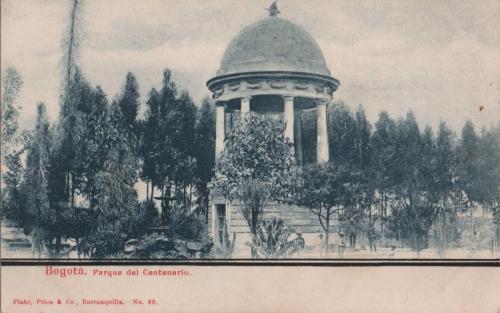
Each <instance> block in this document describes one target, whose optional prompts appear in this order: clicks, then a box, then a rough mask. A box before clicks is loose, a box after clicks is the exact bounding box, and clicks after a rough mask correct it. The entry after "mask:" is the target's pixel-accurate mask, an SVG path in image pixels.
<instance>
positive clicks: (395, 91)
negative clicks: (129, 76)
mask: <svg viewBox="0 0 500 313" xmlns="http://www.w3.org/2000/svg"><path fill="white" fill-rule="evenodd" d="M271 2H272V1H271V0H240V1H236V0H217V1H216V0H196V1H195V0H184V1H177V0H162V1H159V0H158V1H157V0H147V1H137V0H106V1H102V0H83V9H84V10H83V19H82V22H83V27H84V31H85V36H84V39H83V41H82V42H81V47H80V59H79V63H80V66H81V68H82V70H83V72H84V74H85V76H86V77H87V78H88V79H89V80H90V81H91V83H92V84H94V85H101V86H102V88H103V89H104V90H105V92H106V93H107V95H108V99H109V100H111V99H112V98H113V97H114V96H115V95H116V94H117V93H118V92H119V90H120V87H121V85H122V84H123V81H124V79H125V75H126V73H127V71H132V72H133V73H134V74H135V75H136V77H137V79H138V81H139V85H140V87H141V96H142V97H141V101H142V102H143V103H144V102H145V101H146V95H147V93H148V92H149V90H150V89H151V88H152V87H157V88H158V87H160V84H161V79H162V72H163V70H164V69H165V68H170V69H171V70H172V71H173V73H174V79H175V81H176V82H177V84H178V85H179V86H180V87H181V88H185V89H187V90H188V91H189V92H190V93H191V95H192V96H193V98H194V100H195V101H196V102H198V103H199V102H200V100H201V99H202V98H203V97H204V96H206V95H208V94H209V93H208V90H207V89H206V87H205V82H206V81H207V80H208V79H209V78H211V77H213V75H215V72H216V70H217V68H218V66H219V64H220V60H221V57H222V54H223V52H224V50H225V48H226V47H227V45H228V43H229V42H230V40H231V39H232V38H233V37H234V36H235V35H236V34H237V33H238V32H239V31H240V30H241V29H242V28H243V27H244V26H246V25H249V24H251V23H253V22H256V21H258V20H259V19H261V18H265V17H266V16H267V12H266V11H265V10H264V8H266V7H268V6H269V4H270V3H271ZM278 5H279V8H280V11H281V12H282V13H281V14H280V17H281V18H284V19H287V20H290V21H292V22H294V23H296V24H298V25H300V26H302V27H303V28H304V29H305V30H307V31H308V32H309V33H310V34H311V35H312V36H313V37H314V38H315V39H316V40H317V42H318V44H319V46H320V47H321V49H322V50H323V53H324V56H325V59H326V61H327V64H328V66H329V68H330V70H331V71H332V74H333V76H334V77H336V78H337V79H339V80H340V82H341V86H340V88H339V89H338V90H337V92H336V93H335V98H336V99H342V100H344V101H345V102H346V103H347V104H348V105H349V106H350V107H351V108H353V109H356V108H357V106H358V105H359V104H363V106H364V108H365V110H366V111H367V114H368V117H369V119H370V121H371V122H372V123H373V122H375V120H376V119H377V115H378V113H379V112H380V111H382V110H387V111H388V112H389V113H390V114H391V116H393V117H396V118H397V117H399V116H401V115H404V114H406V112H407V111H408V110H410V109H411V110H413V111H414V112H415V114H416V116H417V119H418V120H419V122H420V123H421V124H422V126H423V124H430V125H431V126H433V127H434V128H435V127H436V126H437V124H438V123H439V121H440V120H444V121H446V122H447V123H449V124H450V125H451V126H452V127H453V128H454V129H455V130H459V129H460V128H461V127H462V125H463V123H464V122H465V120H466V119H467V118H469V119H471V120H472V121H473V122H474V123H475V124H476V125H477V126H489V125H491V124H496V123H498V121H499V120H500V49H499V48H500V1H499V0H482V1H473V0H466V1H465V0H460V1H459V0H454V1H451V0H441V1H435V0H418V1H416V0H380V1H374V0H371V1H364V0H356V1H352V0H325V1H322V0H314V1H301V0H280V1H279V2H278ZM68 6H69V1H63V0H29V1H28V0H2V1H1V35H2V37H1V66H2V73H3V71H4V69H5V68H6V67H7V66H14V67H16V68H17V69H18V70H19V72H20V73H21V75H22V78H23V80H24V86H23V90H22V93H21V96H20V98H19V103H20V104H21V105H22V106H23V111H22V117H21V118H22V120H23V124H24V125H27V126H29V127H31V125H32V123H33V117H34V115H35V112H36V110H35V105H36V103H37V102H38V101H43V102H45V103H46V105H47V107H48V112H49V115H50V118H51V120H53V121H54V120H55V119H56V117H57V113H58V111H59V96H58V95H59V85H60V83H61V65H60V64H61V58H62V53H61V39H62V36H63V31H64V28H65V24H66V23H67V18H68V14H69V8H68ZM479 106H484V110H483V111H482V112H480V111H479Z"/></svg>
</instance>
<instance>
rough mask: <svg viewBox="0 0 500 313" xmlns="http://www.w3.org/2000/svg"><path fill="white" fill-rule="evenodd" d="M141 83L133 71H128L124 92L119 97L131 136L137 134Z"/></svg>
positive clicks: (125, 125)
mask: <svg viewBox="0 0 500 313" xmlns="http://www.w3.org/2000/svg"><path fill="white" fill-rule="evenodd" d="M139 98H140V94H139V85H138V84H137V79H136V78H135V76H134V74H132V73H131V72H128V73H127V76H126V78H125V84H124V85H123V88H122V93H121V95H120V96H119V98H118V105H119V107H120V109H121V112H122V115H123V122H124V125H123V126H124V128H125V129H126V131H127V132H129V133H130V136H131V137H132V136H133V137H135V136H137V133H138V130H137V114H138V113H139V107H140V102H139Z"/></svg>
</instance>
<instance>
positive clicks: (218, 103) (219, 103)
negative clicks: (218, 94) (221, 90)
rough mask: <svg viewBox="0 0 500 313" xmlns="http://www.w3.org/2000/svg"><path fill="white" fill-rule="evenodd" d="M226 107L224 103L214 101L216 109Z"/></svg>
mask: <svg viewBox="0 0 500 313" xmlns="http://www.w3.org/2000/svg"><path fill="white" fill-rule="evenodd" d="M225 105H226V101H215V106H216V107H223V106H225Z"/></svg>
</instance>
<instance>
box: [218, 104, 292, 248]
mask: <svg viewBox="0 0 500 313" xmlns="http://www.w3.org/2000/svg"><path fill="white" fill-rule="evenodd" d="M295 165H296V160H295V157H294V155H293V145H292V143H290V142H289V140H288V139H287V138H286V137H285V135H284V128H283V125H282V123H276V122H275V120H274V119H273V118H272V117H269V116H265V115H257V114H254V113H247V114H246V116H245V117H244V118H243V119H242V121H241V122H240V124H239V125H238V127H236V128H234V129H233V132H232V133H231V134H229V136H228V137H227V138H226V141H225V147H224V151H223V153H222V155H221V158H220V160H219V161H218V162H217V165H216V171H215V173H216V175H215V188H218V189H219V190H221V191H222V193H223V194H225V195H226V197H227V198H228V199H229V200H230V201H238V202H239V203H241V205H242V214H243V216H244V218H245V219H246V221H247V223H248V226H249V229H250V233H251V234H252V236H255V235H256V231H257V226H258V224H259V223H260V221H261V219H262V214H263V209H264V206H265V203H266V201H268V200H273V201H280V200H281V201H286V200H289V201H290V200H291V198H290V195H291V193H292V192H293V186H294V184H295V180H296V178H297V175H296V167H295ZM252 255H255V250H254V249H253V248H252Z"/></svg>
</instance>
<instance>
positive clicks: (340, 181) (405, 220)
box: [298, 103, 500, 256]
mask: <svg viewBox="0 0 500 313" xmlns="http://www.w3.org/2000/svg"><path fill="white" fill-rule="evenodd" d="M309 121H312V122H313V120H312V119H309ZM328 122H329V124H328V128H329V135H330V138H329V139H330V162H329V164H327V165H316V164H311V163H309V164H305V167H304V188H303V189H302V190H303V192H302V193H299V198H298V203H299V204H302V205H307V206H309V207H311V208H313V209H315V210H316V211H318V210H319V211H321V208H323V211H322V213H321V214H320V215H319V218H320V220H322V222H323V223H324V224H328V223H330V221H329V218H330V216H331V217H332V218H333V217H334V216H335V218H336V219H338V221H339V224H340V225H341V229H343V230H344V231H352V229H353V228H354V229H355V230H356V231H357V232H360V233H366V232H367V230H369V229H370V227H374V226H375V225H377V232H378V235H379V236H381V237H383V238H393V239H396V240H398V241H399V242H400V243H404V244H405V245H408V246H410V247H412V248H413V249H415V250H416V251H417V252H418V251H420V250H421V249H423V248H425V247H427V246H428V245H429V242H430V240H429V239H430V237H432V238H433V240H435V242H436V246H437V248H438V250H439V252H440V253H441V254H442V255H443V256H444V253H445V250H446V248H447V247H449V245H450V244H451V243H454V244H455V243H456V242H457V241H458V240H459V239H460V236H461V234H460V233H459V232H460V231H462V232H463V233H466V232H469V233H471V234H472V236H476V237H477V236H483V237H484V236H485V232H486V230H484V229H483V230H481V229H479V228H480V226H479V225H477V226H475V223H474V219H473V218H472V211H473V210H474V209H475V208H477V209H478V208H482V209H483V210H484V211H486V212H488V213H489V214H491V215H492V216H493V217H494V219H493V221H494V223H493V228H494V229H493V232H494V234H493V236H491V237H490V238H489V239H491V240H492V245H493V246H495V245H496V241H497V240H498V235H499V234H498V233H499V229H498V221H499V220H498V216H499V211H500V208H499V199H500V142H499V140H500V127H498V126H497V127H496V128H494V127H492V128H490V129H486V128H483V129H482V130H481V132H480V134H478V133H477V132H476V130H475V128H474V126H473V124H472V122H470V121H467V122H466V124H465V126H464V127H463V129H462V132H461V134H460V135H459V136H457V135H456V134H455V133H454V132H453V131H452V130H451V129H450V128H449V127H448V126H447V125H446V123H444V122H441V123H440V124H439V127H438V129H437V133H436V134H434V132H433V130H432V129H431V128H430V127H425V128H424V129H421V128H420V127H419V125H418V123H417V121H416V118H415V116H414V114H413V113H412V112H409V113H408V114H407V115H406V117H404V118H400V119H398V120H394V119H392V118H391V117H390V116H389V114H388V113H387V112H381V113H380V114H379V118H378V120H377V121H376V123H375V125H374V126H372V125H371V124H370V123H369V122H368V121H367V119H366V117H365V113H364V111H363V108H362V107H361V106H360V107H359V108H358V110H357V111H356V112H355V113H354V114H353V113H351V112H350V110H349V108H348V107H347V106H346V105H344V104H343V103H335V104H334V105H333V106H332V107H331V108H330V111H329V120H328ZM305 123H306V125H305V127H304V129H305V132H306V134H305V135H304V136H303V137H305V138H308V137H312V136H313V134H308V133H307V132H308V131H309V132H310V133H312V132H313V131H314V127H312V126H308V125H307V123H308V120H307V119H306V120H305ZM315 150H316V149H314V147H313V149H308V150H306V156H305V158H304V160H306V161H307V160H314V159H315V155H314V152H315ZM307 154H310V156H307ZM327 208H330V209H329V210H326V209H327ZM336 212H338V214H337V215H334V213H336ZM465 214H471V224H470V227H469V228H466V229H464V227H462V229H461V230H459V229H458V218H459V217H460V216H462V217H463V216H464V215H465ZM476 228H477V229H476ZM481 232H482V233H481ZM469 236H470V235H469ZM466 248H468V247H466Z"/></svg>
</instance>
